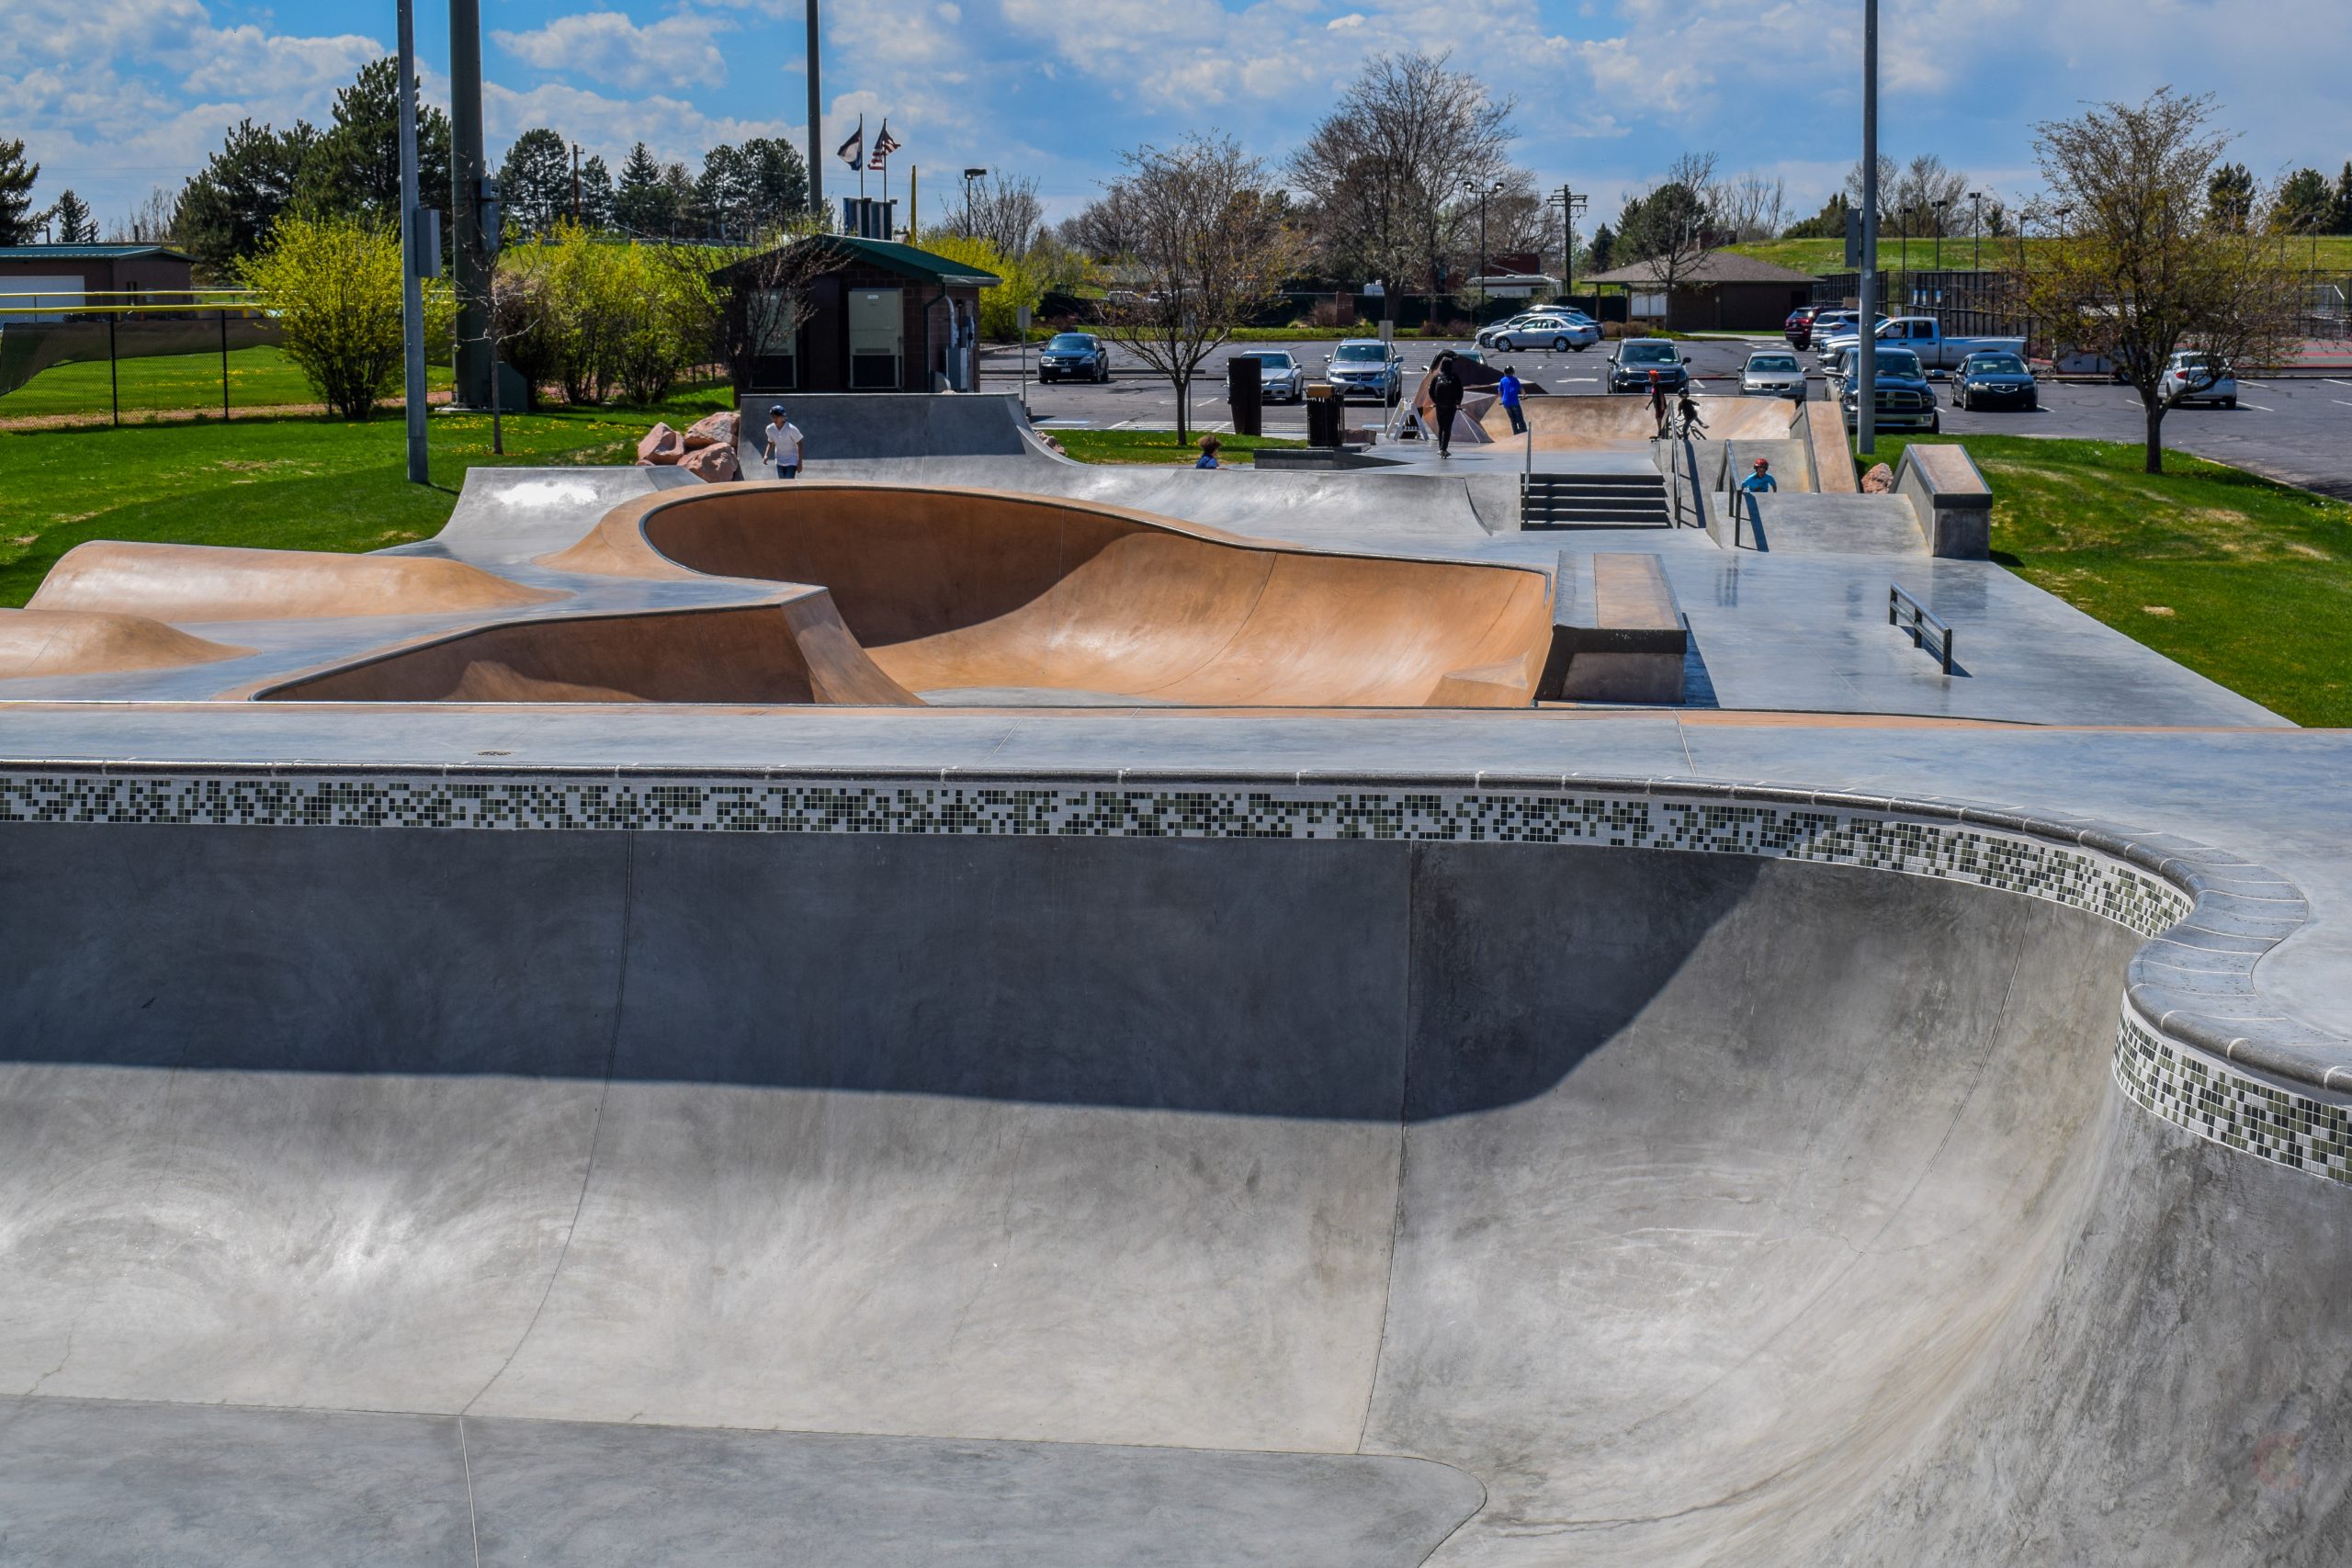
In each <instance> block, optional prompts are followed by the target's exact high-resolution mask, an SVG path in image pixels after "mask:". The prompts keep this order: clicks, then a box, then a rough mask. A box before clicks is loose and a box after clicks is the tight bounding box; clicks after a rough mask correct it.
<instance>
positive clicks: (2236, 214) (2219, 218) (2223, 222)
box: [2205, 164, 2254, 234]
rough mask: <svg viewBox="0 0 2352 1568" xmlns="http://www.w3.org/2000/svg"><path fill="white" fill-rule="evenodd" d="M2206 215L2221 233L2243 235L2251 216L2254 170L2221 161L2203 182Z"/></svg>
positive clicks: (2252, 212)
mask: <svg viewBox="0 0 2352 1568" xmlns="http://www.w3.org/2000/svg"><path fill="white" fill-rule="evenodd" d="M2205 211H2206V217H2207V219H2208V220H2209V221H2211V223H2212V225H2213V227H2214V228H2216V229H2219V230H2221V231H2223V232H2224V233H2230V234H2243V233H2245V226H2246V224H2247V223H2249V222H2251V221H2252V220H2253V218H2254V171H2253V170H2251V169H2249V168H2247V167H2246V166H2245V164H2222V166H2221V167H2220V168H2218V169H2215V170H2214V171H2213V174H2212V177H2211V179H2209V180H2207V181H2206V182H2205Z"/></svg>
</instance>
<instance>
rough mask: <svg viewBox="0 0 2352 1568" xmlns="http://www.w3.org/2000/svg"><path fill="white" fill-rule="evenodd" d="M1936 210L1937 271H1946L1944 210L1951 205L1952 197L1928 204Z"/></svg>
mask: <svg viewBox="0 0 2352 1568" xmlns="http://www.w3.org/2000/svg"><path fill="white" fill-rule="evenodd" d="M1928 205H1929V206H1931V207H1933V208H1934V209H1936V268H1935V269H1936V271H1938V272H1941V271H1943V269H1944V209H1945V208H1947V207H1950V206H1951V197H1948V196H1939V197H1937V198H1936V199H1935V200H1934V201H1932V202H1930V203H1929V204H1928Z"/></svg>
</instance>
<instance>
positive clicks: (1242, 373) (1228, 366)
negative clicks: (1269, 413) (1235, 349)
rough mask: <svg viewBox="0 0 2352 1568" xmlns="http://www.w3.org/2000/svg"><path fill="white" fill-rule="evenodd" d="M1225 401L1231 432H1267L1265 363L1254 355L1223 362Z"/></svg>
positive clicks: (1236, 357) (1235, 356)
mask: <svg viewBox="0 0 2352 1568" xmlns="http://www.w3.org/2000/svg"><path fill="white" fill-rule="evenodd" d="M1225 400H1226V402H1227V405H1228V406H1229V407H1230V408H1231V409H1232V410H1233V434H1236V435H1263V434H1266V366H1265V362H1264V361H1263V360H1261V359H1260V358H1259V357H1258V356H1257V355H1254V354H1237V355H1234V356H1233V357H1232V358H1230V359H1228V360H1227V361H1226V362H1225Z"/></svg>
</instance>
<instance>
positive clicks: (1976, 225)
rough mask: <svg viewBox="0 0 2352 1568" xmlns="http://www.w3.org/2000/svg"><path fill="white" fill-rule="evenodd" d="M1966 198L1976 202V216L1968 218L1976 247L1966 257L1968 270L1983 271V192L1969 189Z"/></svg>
mask: <svg viewBox="0 0 2352 1568" xmlns="http://www.w3.org/2000/svg"><path fill="white" fill-rule="evenodd" d="M1968 199H1969V200H1971V201H1973V202H1974V203H1975V204H1976V216H1975V217H1974V218H1973V219H1971V220H1969V230H1970V232H1972V233H1973V234H1974V235H1975V236H1976V249H1975V251H1974V253H1973V254H1971V255H1970V256H1969V258H1968V270H1969V271H1971V272H1983V271H1984V270H1985V193H1984V192H1983V191H1981V190H1973V191H1970V192H1969V193H1968Z"/></svg>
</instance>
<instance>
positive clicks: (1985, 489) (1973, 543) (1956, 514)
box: [1894, 446, 1993, 560]
mask: <svg viewBox="0 0 2352 1568" xmlns="http://www.w3.org/2000/svg"><path fill="white" fill-rule="evenodd" d="M1894 493H1895V494H1897V495H1899V496H1902V497H1903V498H1904V499H1905V500H1906V501H1908V502H1910V503H1911V507H1912V510H1913V511H1914V512H1915V513H1917V514H1918V518H1919V532H1920V533H1921V534H1922V535H1924V536H1926V538H1927V541H1928V554H1930V555H1934V556H1940V557H1942V558H1945V559H1947V560H1983V559H1985V558H1986V557H1988V556H1989V555H1991V554H1992V548H1993V545H1992V540H1993V487H1992V486H1991V485H1989V484H1986V483H1985V476H1984V474H1983V473H1982V472H1980V471H1979V470H1978V468H1977V467H1976V460H1975V459H1974V458H1973V457H1970V456H1969V455H1968V448H1966V447H1965V446H1905V448H1904V449H1903V456H1902V457H1901V458H1899V459H1898V460H1897V461H1896V463H1895V465H1894Z"/></svg>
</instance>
